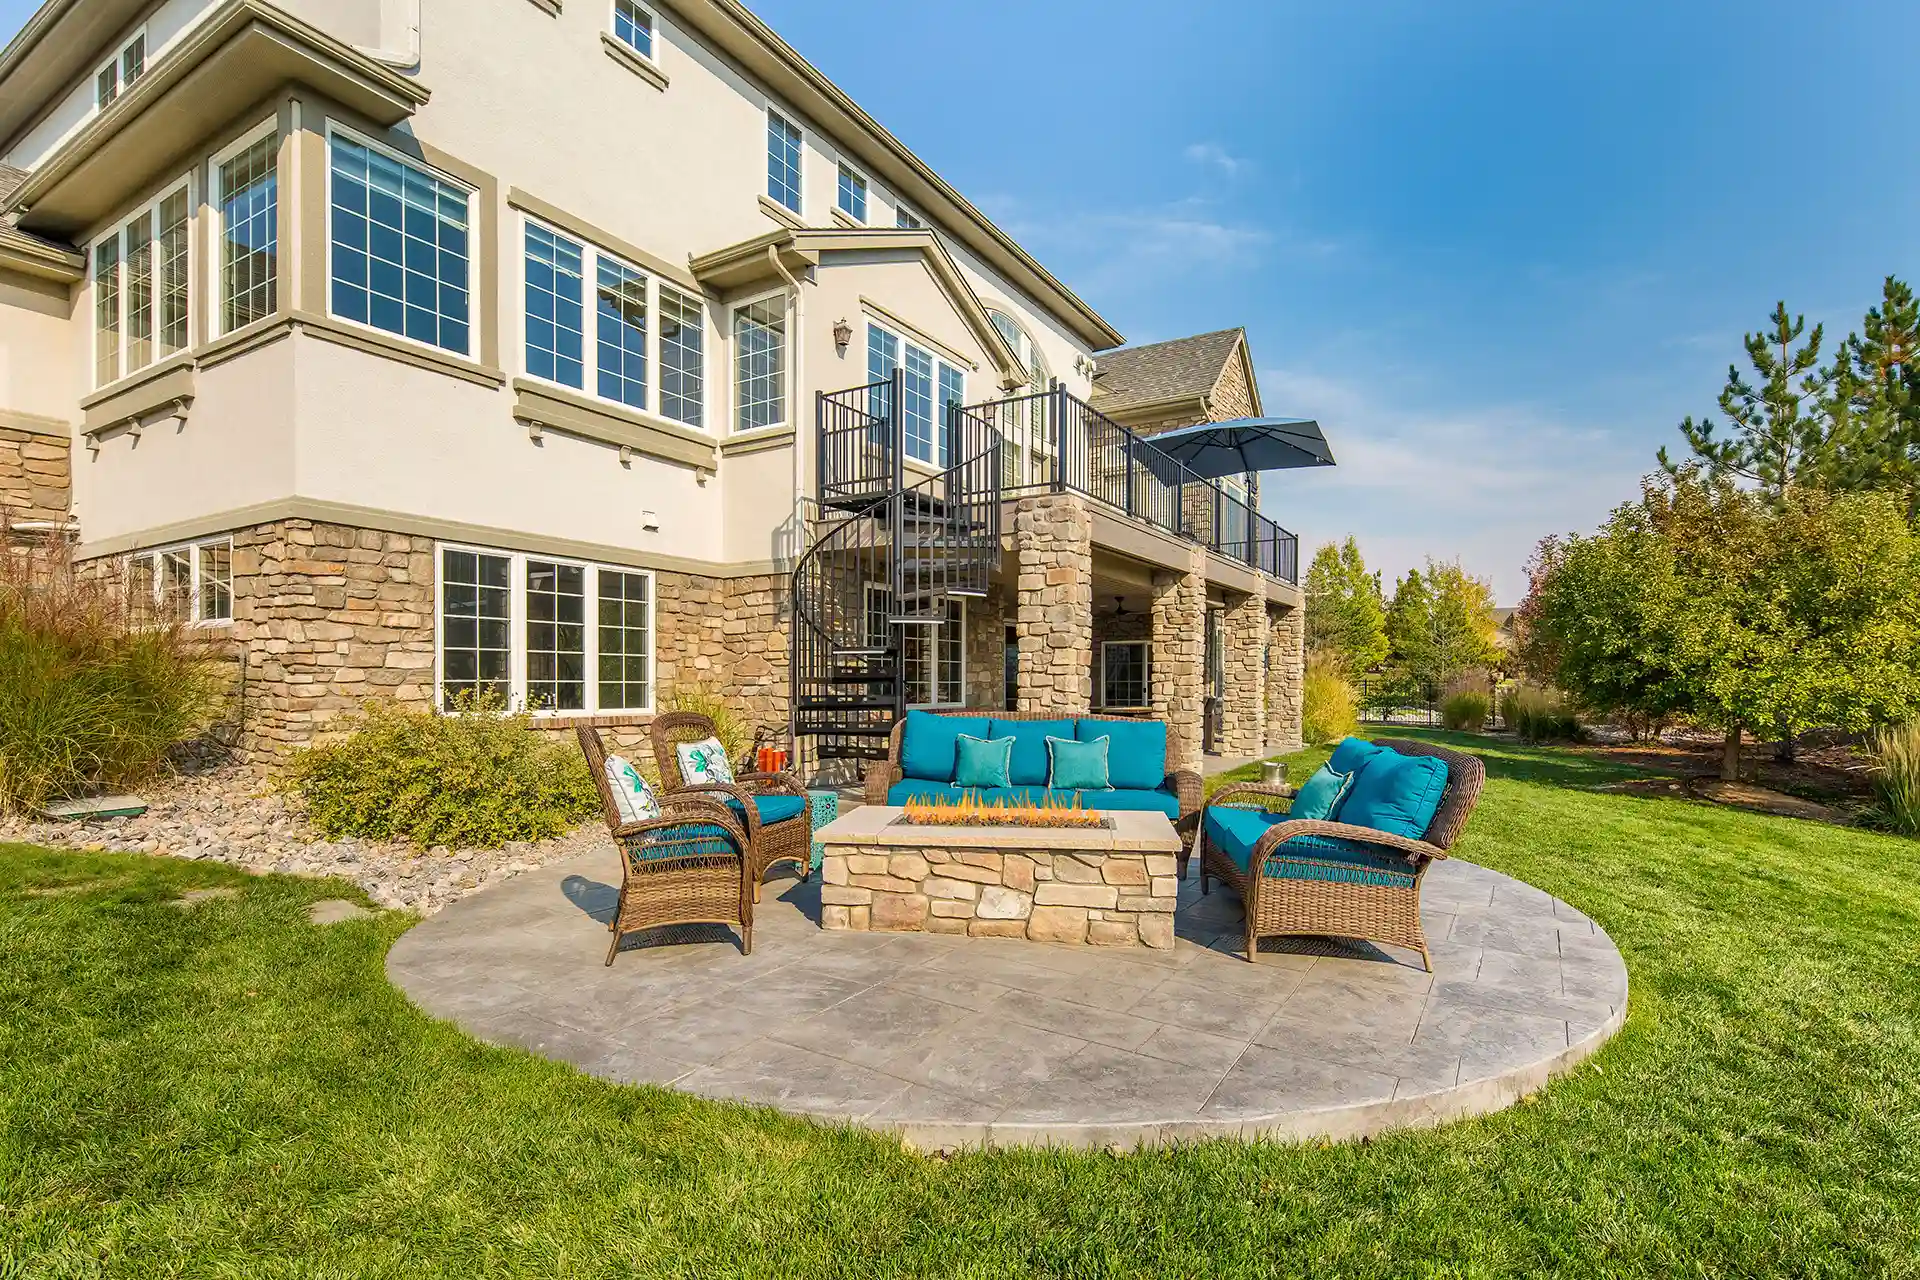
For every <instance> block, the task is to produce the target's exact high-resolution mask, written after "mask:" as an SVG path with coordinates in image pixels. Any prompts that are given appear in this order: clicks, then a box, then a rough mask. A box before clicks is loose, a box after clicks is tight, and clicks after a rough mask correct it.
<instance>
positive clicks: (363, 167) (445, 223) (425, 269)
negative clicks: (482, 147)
mask: <svg viewBox="0 0 1920 1280" xmlns="http://www.w3.org/2000/svg"><path fill="white" fill-rule="evenodd" d="M329 147H330V150H331V163H330V172H331V188H332V189H331V199H330V213H331V223H332V230H331V236H332V243H333V267H332V275H333V280H332V288H331V290H330V297H331V301H332V308H333V314H334V315H336V316H338V317H340V318H341V319H343V320H351V321H353V322H354V323H356V324H364V325H371V326H372V327H373V328H375V329H384V330H385V331H386V332H388V333H395V334H399V335H401V336H402V337H406V338H410V339H412V340H413V341H415V342H421V343H425V344H426V345H428V346H432V347H439V348H441V349H442V350H445V351H452V352H455V353H457V354H459V355H463V356H465V355H471V354H472V352H473V330H472V321H471V314H472V296H471V293H470V290H469V285H468V277H469V255H470V252H471V250H470V247H469V240H470V228H471V227H472V225H473V193H472V192H471V191H469V190H467V189H466V188H465V187H462V186H458V185H456V184H455V183H453V182H451V181H449V180H447V179H445V178H442V177H440V176H439V175H438V174H435V173H432V172H430V171H429V170H427V169H424V168H421V167H420V166H419V165H416V164H412V163H410V162H408V161H405V160H402V159H400V158H399V157H398V156H394V155H391V154H389V153H388V152H387V151H386V150H384V149H383V148H379V147H375V146H372V145H370V144H366V143H362V142H360V141H359V140H357V139H355V138H351V137H348V136H346V135H344V134H338V133H336V134H334V135H333V137H332V138H331V139H330V140H329Z"/></svg>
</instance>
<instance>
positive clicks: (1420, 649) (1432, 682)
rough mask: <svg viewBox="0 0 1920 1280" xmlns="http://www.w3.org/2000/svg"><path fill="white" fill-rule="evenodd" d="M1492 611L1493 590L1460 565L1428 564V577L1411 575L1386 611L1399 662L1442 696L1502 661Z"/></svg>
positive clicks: (1389, 635)
mask: <svg viewBox="0 0 1920 1280" xmlns="http://www.w3.org/2000/svg"><path fill="white" fill-rule="evenodd" d="M1493 608H1494V606H1493V588H1492V587H1490V586H1488V585H1487V584H1486V583H1485V582H1483V581H1481V580H1480V579H1478V578H1475V577H1471V576H1469V575H1468V573H1467V572H1466V570H1464V569H1462V568H1461V567H1460V565H1459V563H1458V562H1457V561H1456V562H1452V563H1441V562H1438V561H1434V560H1429V561H1427V571H1426V573H1425V574H1422V573H1421V572H1420V570H1418V569H1413V570H1410V571H1409V572H1408V573H1407V576H1406V577H1405V578H1402V579H1401V580H1400V581H1399V583H1397V584H1396V585H1395V588H1394V592H1393V603H1392V604H1390V605H1388V606H1387V640H1388V642H1389V644H1390V645H1391V646H1392V652H1393V657H1394V659H1395V660H1396V661H1398V662H1400V663H1401V664H1403V665H1404V666H1405V667H1406V669H1407V672H1408V674H1409V675H1411V676H1412V677H1413V678H1414V679H1415V680H1417V681H1418V682H1419V683H1420V685H1421V686H1422V688H1423V690H1424V691H1425V692H1426V693H1427V694H1428V696H1430V697H1437V696H1439V695H1440V694H1441V693H1442V692H1444V691H1445V689H1446V687H1447V685H1448V684H1449V683H1451V682H1452V681H1453V680H1454V679H1455V678H1457V677H1458V676H1460V675H1462V674H1464V673H1465V672H1468V671H1471V670H1473V669H1474V668H1476V667H1491V666H1493V665H1494V664H1495V663H1497V662H1498V661H1499V660H1500V649H1499V646H1498V645H1497V644H1495V643H1494V636H1495V633H1496V632H1497V630H1498V628H1499V623H1498V622H1497V621H1496V619H1495V618H1494V613H1493Z"/></svg>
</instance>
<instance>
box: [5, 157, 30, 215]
mask: <svg viewBox="0 0 1920 1280" xmlns="http://www.w3.org/2000/svg"><path fill="white" fill-rule="evenodd" d="M26 180H27V171H26V170H25V169H16V168H14V167H13V166H12V165H10V164H0V213H4V212H6V207H7V202H8V201H9V200H12V199H13V193H14V192H16V191H18V190H19V189H20V184H21V183H23V182H25V181H26Z"/></svg>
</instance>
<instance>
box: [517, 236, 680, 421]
mask: <svg viewBox="0 0 1920 1280" xmlns="http://www.w3.org/2000/svg"><path fill="white" fill-rule="evenodd" d="M525 274H526V316H525V320H526V370H527V376H529V377H533V378H540V379H543V380H545V381H547V382H556V383H559V384H560V385H561V386H565V387H572V388H574V389H575V390H576V391H583V392H587V393H589V394H591V395H595V396H597V397H599V398H600V399H602V400H608V401H611V402H613V403H615V404H621V405H625V406H627V407H628V408H630V409H639V410H642V411H652V412H657V413H659V414H660V415H661V416H662V417H667V418H672V419H673V420H674V421H675V422H684V423H686V424H687V425H688V426H694V427H697V426H700V425H702V422H703V420H704V414H703V413H702V408H701V401H702V398H703V396H704V394H705V387H706V376H705V369H704V363H705V360H706V342H705V329H706V313H705V311H704V309H703V306H702V304H701V302H700V301H699V300H698V299H696V298H692V297H689V296H687V295H686V294H683V293H681V292H680V291H679V290H677V289H675V288H673V287H672V286H670V285H665V284H660V283H659V282H658V281H656V280H654V279H653V278H652V277H651V276H649V275H648V274H647V273H646V272H643V271H641V270H640V269H639V268H637V267H635V266H633V265H632V264H631V263H629V262H627V261H625V260H624V259H621V258H618V257H616V256H614V255H613V254H611V253H608V252H607V251H606V250H604V249H601V248H599V247H597V246H596V245H594V244H592V243H590V242H588V241H585V240H580V239H576V238H574V237H572V236H568V235H565V234H563V233H562V232H559V231H555V230H554V229H553V228H551V227H548V226H545V225H543V224H542V223H538V222H535V221H533V220H532V219H531V218H529V219H528V220H527V234H526V273H525ZM588 281H592V282H593V298H592V303H591V306H589V304H588V299H587V282H588ZM655 315H658V316H659V324H658V326H657V327H658V330H659V333H658V337H657V338H656V337H655V334H654V329H655V327H656V326H655V325H654V324H653V323H652V318H653V317H654V316H655ZM656 342H657V344H658V347H657V350H656V347H655V343H656ZM656 369H657V370H658V371H659V372H658V376H657V377H656V376H655V372H654V371H655V370H656ZM656 386H657V387H658V388H659V390H658V393H657V399H656V395H655V390H654V388H655V387H656Z"/></svg>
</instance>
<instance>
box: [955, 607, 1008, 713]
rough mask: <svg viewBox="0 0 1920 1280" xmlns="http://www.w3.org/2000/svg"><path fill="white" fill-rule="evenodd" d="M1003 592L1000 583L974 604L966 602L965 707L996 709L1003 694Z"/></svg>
mask: <svg viewBox="0 0 1920 1280" xmlns="http://www.w3.org/2000/svg"><path fill="white" fill-rule="evenodd" d="M1012 621H1013V619H1012V617H1011V616H1010V615H1009V614H1008V612H1007V607H1006V589H1005V587H1004V586H1003V585H1002V584H1000V583H995V584H994V585H993V586H992V587H990V588H988V590H987V594H986V595H985V596H984V597H982V598H981V599H978V600H969V601H967V642H966V649H967V673H966V682H967V690H966V703H967V705H968V706H969V707H995V708H998V707H1000V706H1001V705H1002V704H1003V703H1005V702H1006V691H1007V668H1006V661H1007V627H1008V625H1009V624H1010V623H1011V622H1012Z"/></svg>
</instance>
